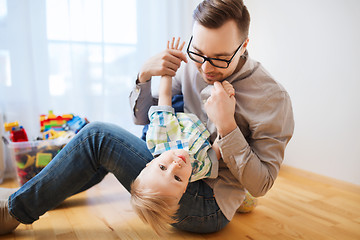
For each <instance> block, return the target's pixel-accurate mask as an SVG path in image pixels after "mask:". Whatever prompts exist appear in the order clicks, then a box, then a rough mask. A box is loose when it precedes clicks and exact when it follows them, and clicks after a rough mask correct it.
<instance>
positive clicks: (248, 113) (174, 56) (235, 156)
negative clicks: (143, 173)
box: [130, 0, 294, 232]
mask: <svg viewBox="0 0 360 240" xmlns="http://www.w3.org/2000/svg"><path fill="white" fill-rule="evenodd" d="M193 16H194V25H193V36H192V37H191V39H190V41H189V44H188V48H187V54H188V56H189V58H190V59H191V60H190V62H188V61H187V58H186V56H185V54H183V53H182V52H179V51H172V50H166V51H164V52H161V53H160V54H158V55H156V56H154V57H153V58H151V59H149V60H148V61H147V62H146V63H145V64H144V66H143V67H142V69H141V71H140V73H139V75H138V80H137V86H136V89H135V90H134V91H133V92H132V94H131V95H130V100H131V101H130V102H131V103H132V108H133V110H134V121H135V123H137V124H147V123H148V117H147V112H148V109H149V108H150V106H151V105H153V104H154V103H155V102H156V99H154V98H153V97H152V95H151V77H152V76H157V75H170V76H173V77H174V81H173V82H174V84H173V94H183V97H184V111H185V112H190V113H194V114H196V115H197V116H198V117H199V118H200V120H201V121H202V122H204V123H207V128H208V129H209V130H210V132H211V141H214V140H215V139H216V137H217V136H218V137H219V146H220V149H221V154H222V161H220V169H219V177H218V178H217V179H215V180H210V179H206V180H203V181H199V182H200V183H198V184H199V185H202V186H201V187H203V188H204V189H205V190H204V191H205V192H206V191H207V190H209V192H208V193H209V194H208V196H211V194H214V195H215V200H216V204H217V205H218V206H219V209H220V210H221V212H222V213H223V214H224V216H225V217H226V220H231V219H232V217H233V215H234V214H235V212H236V210H237V208H238V207H239V206H240V205H241V203H242V201H243V200H244V197H245V192H246V191H249V192H250V194H251V195H253V196H256V197H257V196H262V195H264V194H265V193H266V192H267V191H268V190H269V189H270V188H271V187H272V185H273V183H274V181H275V179H276V177H277V175H278V172H279V169H280V165H281V163H282V161H283V157H284V150H285V147H286V144H287V143H288V141H289V140H290V138H291V136H292V134H293V128H294V121H293V113H292V107H291V102H290V98H289V96H288V94H287V92H286V91H285V89H284V88H283V87H282V86H281V85H280V84H279V83H277V82H276V81H275V80H273V78H272V77H271V76H270V75H269V74H268V73H267V72H266V70H265V69H264V68H263V67H262V66H261V64H260V63H258V62H256V61H254V60H252V59H251V58H250V57H249V56H248V53H247V51H246V47H247V45H248V43H249V39H248V31H249V23H250V16H249V13H248V11H247V9H246V7H245V6H244V5H243V3H242V1H234V0H223V1H220V0H208V1H203V2H202V3H200V4H199V6H198V7H197V8H196V9H195V11H194V15H193ZM182 62H185V64H184V63H183V64H182V67H181V68H180V69H179V71H177V70H178V68H179V67H180V65H181V63H182ZM224 80H227V81H229V82H230V83H231V84H232V85H233V87H234V88H235V92H236V93H235V99H236V100H235V99H234V98H230V97H229V96H228V95H227V94H226V92H225V91H224V89H223V88H221V85H220V84H219V83H220V82H222V81H224ZM209 89H212V90H209ZM209 92H211V97H209V95H210V94H209ZM190 188H191V184H190ZM212 191H213V193H212ZM182 201H183V202H182ZM187 204H188V203H187V202H186V201H185V200H183V199H182V200H181V201H180V211H179V214H178V215H179V216H180V223H178V224H175V226H177V227H179V228H181V229H184V230H188V231H204V232H206V231H207V230H205V228H206V227H204V229H203V230H199V227H198V225H193V226H192V225H191V224H193V223H194V222H195V217H194V221H192V220H189V219H191V217H189V216H191V215H192V210H191V209H189V207H188V206H187ZM193 204H195V203H193ZM203 214H204V217H206V216H210V215H211V214H213V213H210V212H209V213H207V214H208V215H206V214H205V213H203ZM182 217H183V219H186V221H189V222H190V223H191V224H188V222H186V221H184V222H182V221H181V220H182ZM218 218H219V219H220V217H219V216H218ZM195 229H196V230H195Z"/></svg>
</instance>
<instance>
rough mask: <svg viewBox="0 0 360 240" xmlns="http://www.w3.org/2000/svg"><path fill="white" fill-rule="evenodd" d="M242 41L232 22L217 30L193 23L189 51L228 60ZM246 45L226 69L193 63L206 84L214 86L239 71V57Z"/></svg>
mask: <svg viewBox="0 0 360 240" xmlns="http://www.w3.org/2000/svg"><path fill="white" fill-rule="evenodd" d="M242 41H244V39H241V38H240V34H239V30H238V28H237V26H236V23H235V22H234V21H228V22H226V23H225V24H224V25H223V26H221V27H220V28H217V29H210V28H205V27H204V26H202V25H200V24H199V23H198V22H195V23H194V26H193V39H192V42H191V45H190V51H192V52H195V53H197V54H200V55H203V56H206V57H209V58H218V59H224V60H230V59H231V57H232V56H233V55H234V53H235V51H236V49H237V48H238V47H239V46H240V45H241V44H242ZM246 45H247V41H246V42H245V43H244V45H243V46H242V47H241V49H239V51H238V52H237V53H236V55H235V56H234V58H233V59H232V61H231V63H230V65H229V67H228V68H225V69H224V68H218V67H215V66H213V65H211V64H210V62H209V61H205V62H204V63H197V62H195V65H196V66H197V68H198V70H199V72H200V74H201V75H202V77H203V79H204V81H205V82H207V83H208V84H214V82H216V81H222V80H224V79H225V78H227V77H229V76H230V75H232V74H233V73H234V72H235V71H237V70H239V69H237V66H238V64H239V59H240V56H241V55H242V54H243V53H244V52H245V48H246Z"/></svg>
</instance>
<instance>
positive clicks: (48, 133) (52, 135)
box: [43, 129, 66, 140]
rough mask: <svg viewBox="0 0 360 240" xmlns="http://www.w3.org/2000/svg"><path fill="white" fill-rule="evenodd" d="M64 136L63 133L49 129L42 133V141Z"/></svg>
mask: <svg viewBox="0 0 360 240" xmlns="http://www.w3.org/2000/svg"><path fill="white" fill-rule="evenodd" d="M65 134H66V132H65V131H55V130H54V129H50V130H48V131H46V132H43V139H44V140H47V139H55V138H58V137H61V136H63V135H65Z"/></svg>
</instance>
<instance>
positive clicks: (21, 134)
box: [10, 126, 28, 142]
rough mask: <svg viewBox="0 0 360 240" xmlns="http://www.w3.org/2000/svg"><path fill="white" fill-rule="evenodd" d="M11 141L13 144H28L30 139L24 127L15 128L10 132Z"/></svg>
mask: <svg viewBox="0 0 360 240" xmlns="http://www.w3.org/2000/svg"><path fill="white" fill-rule="evenodd" d="M10 140H11V141H13V142H27V141H28V137H27V134H26V131H25V129H24V128H23V126H20V127H13V128H12V130H11V132H10Z"/></svg>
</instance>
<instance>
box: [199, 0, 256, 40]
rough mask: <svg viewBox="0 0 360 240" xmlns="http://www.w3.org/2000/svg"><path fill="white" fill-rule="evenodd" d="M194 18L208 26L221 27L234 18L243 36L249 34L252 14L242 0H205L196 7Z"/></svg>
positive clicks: (245, 36)
mask: <svg viewBox="0 0 360 240" xmlns="http://www.w3.org/2000/svg"><path fill="white" fill-rule="evenodd" d="M193 18H194V21H196V22H198V23H200V25H202V26H204V27H206V28H219V27H221V26H222V25H223V24H224V23H226V22H227V21H229V20H234V21H235V22H236V24H237V27H238V29H239V31H240V34H241V37H242V38H247V37H248V35H249V26H250V14H249V11H248V10H247V8H246V6H245V5H244V3H243V1H242V0H204V1H202V2H201V3H200V4H199V5H198V6H197V7H196V8H195V10H194V13H193Z"/></svg>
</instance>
